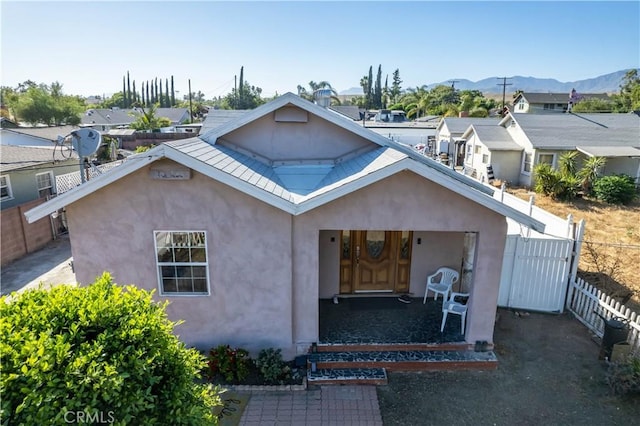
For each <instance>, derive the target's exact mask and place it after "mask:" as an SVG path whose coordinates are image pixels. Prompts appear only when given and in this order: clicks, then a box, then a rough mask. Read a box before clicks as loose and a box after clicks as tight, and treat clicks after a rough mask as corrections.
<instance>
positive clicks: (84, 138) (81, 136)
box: [71, 128, 102, 158]
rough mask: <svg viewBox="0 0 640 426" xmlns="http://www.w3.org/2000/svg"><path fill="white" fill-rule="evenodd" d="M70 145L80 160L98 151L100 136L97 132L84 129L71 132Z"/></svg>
mask: <svg viewBox="0 0 640 426" xmlns="http://www.w3.org/2000/svg"><path fill="white" fill-rule="evenodd" d="M71 136H72V137H73V139H72V141H71V143H72V145H73V149H75V150H76V152H77V153H78V156H79V157H80V158H83V157H89V156H90V155H91V154H93V153H94V152H96V151H97V150H98V147H99V146H100V142H102V135H101V134H100V132H98V131H97V130H93V129H89V128H84V129H79V130H74V131H73V132H71Z"/></svg>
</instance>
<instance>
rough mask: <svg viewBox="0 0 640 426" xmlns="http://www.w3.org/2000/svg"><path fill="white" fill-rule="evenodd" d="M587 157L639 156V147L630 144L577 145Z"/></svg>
mask: <svg viewBox="0 0 640 426" xmlns="http://www.w3.org/2000/svg"><path fill="white" fill-rule="evenodd" d="M576 149H577V150H578V151H580V152H582V153H584V154H586V155H588V156H589V157H634V158H636V157H640V147H632V146H577V147H576Z"/></svg>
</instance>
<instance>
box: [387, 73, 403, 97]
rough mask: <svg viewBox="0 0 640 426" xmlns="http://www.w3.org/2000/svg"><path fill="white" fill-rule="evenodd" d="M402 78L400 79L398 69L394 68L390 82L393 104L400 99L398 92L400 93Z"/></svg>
mask: <svg viewBox="0 0 640 426" xmlns="http://www.w3.org/2000/svg"><path fill="white" fill-rule="evenodd" d="M401 84H402V80H401V79H400V69H398V68H396V70H395V71H394V72H393V83H391V92H390V95H391V103H392V104H395V103H397V102H398V100H399V99H400V94H401V93H402V86H400V85H401Z"/></svg>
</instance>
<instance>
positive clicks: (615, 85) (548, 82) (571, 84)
mask: <svg viewBox="0 0 640 426" xmlns="http://www.w3.org/2000/svg"><path fill="white" fill-rule="evenodd" d="M627 71H629V70H621V71H616V72H612V73H610V74H604V75H601V76H598V77H594V78H588V79H586V80H576V81H567V82H561V81H558V80H555V79H553V78H536V77H523V76H519V75H516V76H512V77H507V80H506V83H507V84H508V86H506V91H507V93H514V92H515V91H516V90H522V91H524V92H538V93H546V92H554V93H563V92H566V93H569V92H570V91H571V89H576V91H577V92H578V93H618V92H620V85H621V84H622V80H623V78H624V76H625V74H626V73H627ZM639 72H640V71H639ZM453 81H455V88H456V89H458V90H479V91H481V92H482V93H496V94H497V93H502V83H503V77H489V78H485V79H483V80H479V81H475V82H474V81H471V80H467V79H463V78H452V79H450V80H447V81H442V82H439V83H429V84H428V88H433V87H436V86H439V85H445V86H450V85H451V84H452V82H453ZM403 89H406V87H403ZM339 94H340V95H362V87H352V88H350V89H347V90H343V91H341V92H339Z"/></svg>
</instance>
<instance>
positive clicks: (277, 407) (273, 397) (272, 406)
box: [240, 385, 382, 426]
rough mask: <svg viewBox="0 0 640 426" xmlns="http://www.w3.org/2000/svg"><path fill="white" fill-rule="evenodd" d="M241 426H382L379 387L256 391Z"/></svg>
mask: <svg viewBox="0 0 640 426" xmlns="http://www.w3.org/2000/svg"><path fill="white" fill-rule="evenodd" d="M240 425H241V426H258V425H260V426H264V425H267V426H268V425H274V426H275V425H278V426H284V425H291V426H294V425H295V426H303V425H304V426H324V425H332V426H333V425H335V426H343V425H344V426H359V425H361V426H382V417H381V415H380V407H379V406H378V396H377V394H376V387H375V386H336V385H333V386H320V387H317V388H315V389H309V390H307V391H288V392H275V391H253V392H251V398H250V399H249V403H248V404H247V406H246V408H245V411H244V413H243V415H242V418H241V419H240Z"/></svg>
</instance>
